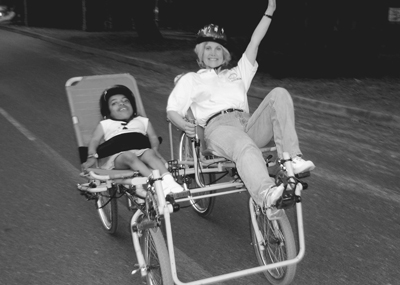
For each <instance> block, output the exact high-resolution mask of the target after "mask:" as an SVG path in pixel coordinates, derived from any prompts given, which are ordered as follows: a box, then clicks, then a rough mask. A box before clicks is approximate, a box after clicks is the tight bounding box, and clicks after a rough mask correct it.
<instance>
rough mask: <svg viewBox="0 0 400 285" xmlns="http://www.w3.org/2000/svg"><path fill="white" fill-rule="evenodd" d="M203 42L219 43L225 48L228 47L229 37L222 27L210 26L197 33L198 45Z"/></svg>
mask: <svg viewBox="0 0 400 285" xmlns="http://www.w3.org/2000/svg"><path fill="white" fill-rule="evenodd" d="M203 42H217V43H219V44H220V45H222V46H223V47H227V44H228V37H227V36H226V34H225V31H224V29H223V28H222V27H219V26H218V25H214V24H209V25H206V26H204V27H203V28H202V29H200V30H199V31H198V32H197V43H198V44H199V43H203Z"/></svg>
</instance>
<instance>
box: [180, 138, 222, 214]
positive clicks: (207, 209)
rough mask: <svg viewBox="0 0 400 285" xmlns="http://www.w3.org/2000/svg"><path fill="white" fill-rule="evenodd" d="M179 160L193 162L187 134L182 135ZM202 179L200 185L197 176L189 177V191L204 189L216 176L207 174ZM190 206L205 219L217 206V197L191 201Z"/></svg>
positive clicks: (201, 175)
mask: <svg viewBox="0 0 400 285" xmlns="http://www.w3.org/2000/svg"><path fill="white" fill-rule="evenodd" d="M179 159H180V160H183V161H190V160H193V149H192V143H191V140H190V138H189V137H187V136H186V134H185V133H182V136H181V140H180V144H179ZM199 176H200V177H201V181H200V183H201V185H198V184H197V182H196V178H195V175H194V174H192V175H188V176H187V177H186V181H185V182H186V183H187V186H188V188H189V189H193V188H198V187H204V186H205V185H208V184H210V183H212V181H214V180H215V174H212V173H207V174H199ZM211 193H215V191H208V192H202V193H200V194H193V195H192V196H197V195H204V194H211ZM190 204H191V205H192V207H193V209H194V210H195V212H196V213H197V214H198V215H200V216H201V217H203V218H205V217H207V216H209V215H210V214H211V212H212V210H213V208H214V205H215V197H208V198H204V199H190Z"/></svg>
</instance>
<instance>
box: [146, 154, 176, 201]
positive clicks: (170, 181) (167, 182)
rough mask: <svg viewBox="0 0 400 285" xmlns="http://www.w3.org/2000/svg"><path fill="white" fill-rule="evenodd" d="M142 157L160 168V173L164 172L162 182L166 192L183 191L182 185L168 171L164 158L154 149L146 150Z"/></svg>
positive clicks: (150, 165)
mask: <svg viewBox="0 0 400 285" xmlns="http://www.w3.org/2000/svg"><path fill="white" fill-rule="evenodd" d="M140 159H141V160H142V161H143V162H144V163H146V164H147V165H148V166H149V167H150V168H152V169H158V170H159V171H160V174H162V175H161V176H162V181H161V184H162V186H163V190H164V194H165V195H167V194H169V193H178V192H181V191H183V188H182V186H181V185H179V184H178V183H176V181H175V179H174V177H172V174H171V173H169V172H168V170H167V168H166V167H165V165H164V163H163V162H162V160H161V159H160V158H159V157H158V156H157V154H156V153H155V152H154V150H152V149H148V150H146V151H145V152H144V153H143V154H142V156H141V157H140Z"/></svg>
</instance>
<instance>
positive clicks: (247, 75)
mask: <svg viewBox="0 0 400 285" xmlns="http://www.w3.org/2000/svg"><path fill="white" fill-rule="evenodd" d="M238 69H239V71H240V75H241V76H242V80H243V83H244V85H245V88H246V92H247V91H249V88H250V85H251V81H252V80H253V78H254V75H255V74H256V72H257V69H258V63H257V62H255V63H254V65H252V64H251V62H250V61H249V60H248V59H247V56H246V54H245V53H243V55H242V57H241V58H240V60H239V62H238Z"/></svg>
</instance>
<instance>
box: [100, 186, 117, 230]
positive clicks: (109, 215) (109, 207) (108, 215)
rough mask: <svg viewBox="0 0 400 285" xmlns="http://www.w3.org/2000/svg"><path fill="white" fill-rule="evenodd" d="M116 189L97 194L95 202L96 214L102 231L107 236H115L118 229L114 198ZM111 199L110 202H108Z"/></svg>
mask: <svg viewBox="0 0 400 285" xmlns="http://www.w3.org/2000/svg"><path fill="white" fill-rule="evenodd" d="M116 191H117V188H116V187H112V188H110V189H108V190H107V191H104V192H99V193H98V196H97V200H96V206H97V213H98V215H99V217H100V221H101V224H102V226H103V229H104V230H105V231H106V232H107V233H109V234H115V232H116V231H117V228H118V204H117V199H115V198H111V197H113V196H115V194H116ZM110 199H111V200H110Z"/></svg>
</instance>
